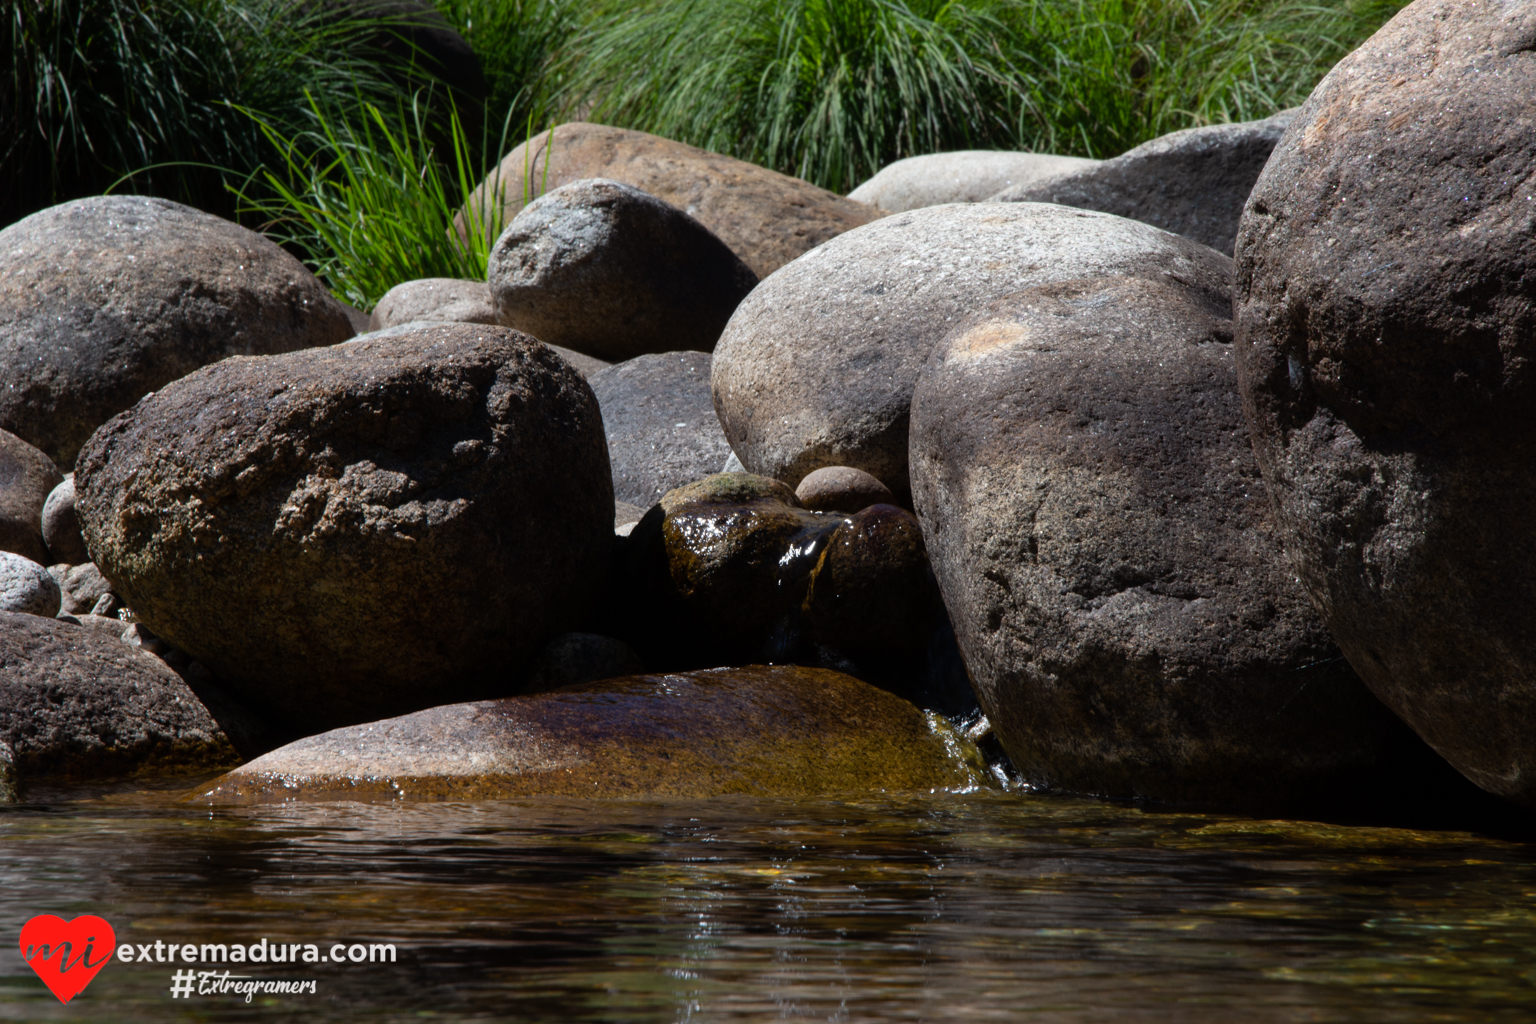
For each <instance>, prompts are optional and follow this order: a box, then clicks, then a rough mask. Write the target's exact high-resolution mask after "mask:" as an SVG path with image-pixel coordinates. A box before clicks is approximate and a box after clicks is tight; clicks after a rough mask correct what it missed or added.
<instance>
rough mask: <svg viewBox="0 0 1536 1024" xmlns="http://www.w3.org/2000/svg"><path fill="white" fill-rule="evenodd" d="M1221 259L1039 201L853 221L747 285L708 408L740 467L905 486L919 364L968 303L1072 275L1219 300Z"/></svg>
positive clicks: (723, 341) (789, 477)
mask: <svg viewBox="0 0 1536 1024" xmlns="http://www.w3.org/2000/svg"><path fill="white" fill-rule="evenodd" d="M1231 273H1232V261H1231V260H1229V259H1227V257H1225V256H1223V255H1221V254H1220V253H1218V252H1215V251H1214V250H1211V249H1208V248H1206V247H1205V246H1203V245H1199V244H1197V243H1194V242H1191V241H1189V240H1188V239H1185V238H1180V237H1179V236H1177V235H1171V234H1169V233H1167V232H1166V231H1160V230H1158V229H1157V228H1153V227H1149V226H1147V225H1145V224H1140V223H1137V222H1136V221H1131V220H1125V219H1124V218H1121V217H1113V216H1110V215H1108V214H1102V213H1092V212H1089V211H1086V210H1072V209H1068V208H1066V207H1063V206H1051V205H1047V204H1044V203H973V204H966V205H950V206H930V207H928V208H926V209H922V210H913V211H911V212H909V213H899V214H895V215H894V216H891V217H888V218H886V219H885V220H882V221H878V222H876V223H874V224H869V225H866V226H864V227H861V228H856V229H854V230H853V231H849V232H847V233H846V234H843V235H839V236H838V237H837V238H834V239H833V240H832V241H830V242H828V243H826V244H825V245H823V246H821V247H820V248H818V249H815V250H812V251H811V252H809V253H807V254H806V255H804V256H802V257H801V258H800V259H798V260H796V261H795V262H794V263H792V264H790V265H789V266H787V267H785V268H784V269H783V270H781V271H779V272H778V273H777V274H774V275H773V276H772V277H771V278H769V279H768V280H766V281H764V282H763V283H762V284H760V285H758V286H757V288H756V289H755V290H754V291H753V292H752V294H751V295H749V296H747V298H746V300H745V301H743V302H742V304H741V306H740V308H739V309H737V311H736V315H735V316H733V317H731V322H730V324H729V325H728V326H727V327H726V330H725V333H724V334H723V335H721V338H720V342H719V344H718V345H717V346H716V348H715V362H714V374H713V381H712V383H713V388H714V398H715V410H716V412H717V413H718V414H719V416H720V424H721V426H722V427H724V429H725V436H726V438H727V439H728V440H729V441H730V443H731V448H732V449H733V450H734V451H735V453H736V454H737V455H738V456H740V458H741V461H742V464H743V465H745V466H746V468H747V469H748V470H750V471H751V472H753V473H760V474H762V475H764V476H771V477H774V478H776V479H780V480H783V481H785V482H786V483H788V484H789V485H790V486H791V487H793V486H795V485H797V484H798V483H799V482H800V481H801V480H802V479H804V477H805V476H806V474H808V473H810V472H811V471H813V470H816V469H820V468H821V467H823V466H852V467H854V468H855V469H862V470H864V471H865V472H866V473H869V474H871V475H872V476H874V477H876V478H877V479H879V480H881V481H882V482H884V484H885V485H886V486H887V487H889V488H890V489H891V490H892V491H893V492H895V493H896V495H897V496H898V497H902V496H904V495H905V494H906V493H907V490H908V479H907V411H908V407H909V406H910V405H911V402H912V387H913V385H914V384H915V383H916V382H917V375H918V372H919V371H920V370H921V369H922V367H923V363H924V362H925V361H926V360H927V359H928V354H929V353H930V352H931V351H932V350H933V346H934V345H936V344H937V343H938V342H939V340H940V339H941V338H943V337H944V335H945V334H946V333H947V332H948V331H949V330H950V329H951V328H952V327H953V326H954V325H955V323H956V322H957V321H959V320H960V319H961V318H962V317H964V316H966V315H967V314H970V313H973V312H975V311H977V310H978V309H981V308H982V307H984V306H985V305H986V304H987V303H989V302H991V301H992V300H994V299H997V298H999V297H1001V296H1003V295H1006V294H1009V293H1011V292H1015V291H1018V290H1019V289H1021V288H1027V287H1030V286H1032V285H1037V284H1047V283H1049V282H1051V281H1062V280H1071V279H1073V278H1078V277H1095V276H1107V275H1113V274H1132V275H1136V276H1141V277H1148V278H1153V279H1165V278H1166V279H1174V280H1179V281H1185V282H1188V283H1189V284H1191V285H1192V286H1194V287H1195V288H1196V289H1197V290H1199V291H1200V292H1201V293H1202V294H1204V295H1206V296H1208V297H1210V298H1211V299H1212V300H1213V301H1216V302H1225V301H1227V297H1228V294H1229V292H1228V287H1229V282H1230V279H1231Z"/></svg>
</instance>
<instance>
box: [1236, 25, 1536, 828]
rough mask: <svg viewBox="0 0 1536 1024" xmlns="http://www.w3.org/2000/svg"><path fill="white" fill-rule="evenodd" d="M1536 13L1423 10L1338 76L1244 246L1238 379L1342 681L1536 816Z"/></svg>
mask: <svg viewBox="0 0 1536 1024" xmlns="http://www.w3.org/2000/svg"><path fill="white" fill-rule="evenodd" d="M1533 39H1536V8H1533V7H1532V6H1531V5H1529V4H1503V5H1501V4H1493V3H1476V2H1470V0H1418V2H1416V3H1414V4H1411V5H1410V6H1408V7H1407V8H1405V9H1404V10H1403V11H1402V12H1401V13H1399V14H1398V15H1397V17H1395V18H1394V19H1393V20H1392V21H1390V22H1389V23H1388V24H1387V25H1386V26H1385V27H1384V28H1382V29H1381V31H1379V32H1378V33H1377V34H1376V35H1375V36H1373V37H1372V38H1371V39H1370V40H1368V41H1367V42H1366V43H1365V44H1364V45H1363V46H1361V47H1360V48H1359V49H1358V50H1356V51H1355V52H1354V53H1352V54H1350V55H1349V56H1348V57H1346V58H1344V60H1342V61H1341V62H1340V63H1339V64H1338V66H1337V67H1335V68H1334V69H1333V71H1332V72H1330V73H1329V75H1328V77H1327V78H1326V79H1324V80H1323V82H1322V84H1320V85H1319V86H1318V88H1317V89H1316V91H1314V92H1313V94H1312V96H1311V98H1309V99H1308V100H1307V102H1306V103H1305V104H1304V105H1303V106H1302V108H1301V111H1300V113H1299V114H1298V115H1297V119H1296V123H1295V125H1294V126H1293V127H1292V129H1291V131H1290V132H1289V133H1288V134H1287V135H1286V137H1285V139H1284V140H1283V141H1282V143H1281V144H1280V145H1279V146H1278V147H1277V148H1276V150H1275V153H1274V155H1273V156H1272V157H1271V158H1270V162H1269V165H1268V166H1267V167H1266V168H1265V170H1264V174H1263V175H1262V176H1261V177H1260V179H1259V182H1258V184H1257V185H1256V186H1255V188H1254V190H1253V195H1252V197H1251V198H1250V200H1249V203H1248V207H1247V209H1246V210H1245V211H1244V215H1243V222H1242V228H1241V230H1240V232H1239V234H1238V242H1237V256H1238V260H1237V268H1238V274H1237V285H1236V293H1235V303H1234V307H1235V309H1236V314H1237V323H1238V335H1237V350H1238V370H1239V381H1240V384H1241V386H1242V391H1243V398H1244V402H1245V407H1246V410H1247V413H1248V416H1249V422H1250V424H1251V426H1252V430H1253V438H1254V448H1255V452H1256V454H1257V456H1258V461H1259V466H1260V468H1261V469H1262V470H1263V472H1264V481H1265V483H1266V484H1267V485H1268V488H1269V493H1270V496H1271V499H1272V500H1273V502H1274V505H1275V508H1276V510H1277V512H1278V514H1279V515H1278V520H1279V525H1280V527H1281V530H1282V533H1283V535H1284V537H1285V542H1286V546H1287V548H1288V550H1289V551H1290V554H1291V556H1292V558H1293V559H1294V564H1295V568H1296V571H1297V572H1298V573H1299V575H1300V577H1301V581H1302V583H1303V585H1304V586H1305V587H1306V589H1307V591H1308V593H1309V594H1311V596H1312V599H1313V601H1314V602H1315V603H1316V605H1317V607H1318V608H1319V609H1320V610H1321V611H1322V614H1323V617H1324V619H1325V620H1326V621H1327V624H1328V627H1329V629H1330V630H1331V631H1332V633H1333V635H1334V637H1335V638H1336V639H1337V640H1338V642H1339V646H1340V647H1341V648H1342V649H1343V651H1344V654H1345V656H1346V657H1348V659H1349V661H1350V664H1352V665H1353V666H1354V667H1355V669H1356V670H1357V671H1358V672H1359V673H1360V675H1361V676H1362V678H1364V679H1365V681H1366V683H1367V684H1368V685H1369V686H1370V687H1371V689H1372V691H1373V692H1375V693H1376V695H1377V696H1378V697H1380V698H1381V699H1382V700H1383V701H1384V702H1386V704H1387V705H1388V706H1389V707H1391V708H1392V709H1394V710H1395V711H1396V712H1397V713H1398V714H1400V715H1402V716H1403V718H1404V719H1405V720H1406V721H1407V722H1408V723H1409V724H1410V725H1411V726H1413V728H1414V729H1415V730H1416V731H1417V732H1418V733H1419V735H1420V736H1422V737H1424V739H1425V740H1426V741H1428V743H1429V744H1430V746H1432V747H1434V748H1435V749H1436V750H1437V751H1439V752H1440V753H1441V754H1443V755H1444V756H1445V757H1446V758H1447V759H1448V760H1449V761H1450V762H1451V763H1452V764H1454V765H1455V766H1456V767H1457V768H1458V769H1460V770H1461V771H1462V772H1463V773H1465V774H1466V776H1467V777H1468V778H1470V779H1471V780H1472V781H1474V782H1475V783H1477V784H1478V785H1479V786H1482V787H1483V788H1484V789H1487V790H1489V791H1490V792H1493V793H1496V794H1499V795H1501V796H1504V797H1506V798H1508V799H1510V800H1514V801H1517V802H1520V803H1522V804H1524V805H1525V806H1527V807H1533V808H1536V632H1533V631H1532V628H1531V614H1530V610H1531V609H1532V608H1533V607H1536V543H1533V535H1532V531H1531V525H1530V524H1531V523H1532V522H1536V474H1533V473H1532V472H1531V471H1530V467H1531V466H1532V465H1536V380H1533V378H1532V376H1531V373H1530V371H1529V369H1528V367H1529V365H1530V363H1531V360H1532V357H1533V356H1536V249H1533V247H1532V231H1533V218H1536V200H1533V199H1532V195H1533V194H1536V180H1533V178H1532V162H1531V153H1532V152H1533V150H1536V120H1533V119H1532V116H1531V97H1532V96H1533V95H1536V60H1533V54H1532V46H1533V43H1532V40H1533Z"/></svg>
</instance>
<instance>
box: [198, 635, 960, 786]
mask: <svg viewBox="0 0 1536 1024" xmlns="http://www.w3.org/2000/svg"><path fill="white" fill-rule="evenodd" d="M987 784H988V778H987V774H986V771H985V766H984V765H983V763H982V762H981V759H980V757H979V755H977V754H976V752H975V748H974V747H972V746H971V744H970V743H968V742H967V741H966V740H965V739H964V737H962V736H960V735H959V734H958V733H956V732H955V731H954V730H953V729H952V728H950V727H949V726H948V725H947V723H945V722H944V721H943V720H942V719H941V718H939V717H938V716H936V715H924V714H923V713H922V712H921V711H919V710H918V709H917V708H915V707H913V706H912V705H911V704H909V703H907V702H906V701H904V700H902V699H901V698H899V697H895V696H893V695H891V694H888V693H885V692H883V691H881V690H877V689H875V688H874V687H872V686H870V685H868V684H867V683H862V682H860V681H859V680H857V679H854V678H851V677H849V676H846V675H842V674H841V673H838V672H831V671H828V670H825V669H810V668H797V667H794V666H774V667H767V666H761V665H750V666H746V667H743V668H718V669H708V670H704V671H701V672H687V673H676V674H670V675H640V676H630V677H626V678H622V679H605V680H602V681H601V682H595V683H587V684H584V685H580V686H570V687H565V688H563V689H560V690H556V691H554V692H552V693H544V694H536V695H531V696H525V697H511V698H508V699H505V700H497V701H484V702H478V703H467V704H454V705H450V706H448V707H440V708H432V709H430V710H427V711H420V712H417V713H416V714H413V715H406V716H404V717H401V718H394V719H390V720H387V721H382V722H373V723H370V724H368V725H359V726H353V727H351V728H347V729H338V730H335V731H334V732H328V733H325V734H323V735H320V736H311V737H309V738H307V739H302V740H299V741H297V742H295V743H290V744H289V745H287V746H285V747H280V748H278V749H277V750H274V751H272V752H271V753H269V754H265V755H263V756H261V757H259V758H257V759H256V760H254V761H251V762H250V763H248V764H244V765H241V766H240V767H239V768H237V769H236V770H234V771H232V772H230V773H228V774H227V775H224V776H222V777H221V778H218V779H215V780H214V781H213V782H211V783H209V784H208V785H207V786H205V787H203V788H202V789H200V790H199V792H198V793H197V795H196V797H195V799H196V800H197V801H198V802H206V803H210V804H255V803H268V802H273V801H288V800H364V801H389V802H392V801H418V800H486V799H505V798H508V797H526V796H561V797H587V798H598V799H615V798H658V797H691V798H703V797H712V796H723V795H726V794H740V795H744V796H758V797H820V796H833V795H847V796H856V795H872V794H876V793H911V792H932V791H935V790H957V791H965V790H971V789H974V788H976V787H978V786H985V785H987Z"/></svg>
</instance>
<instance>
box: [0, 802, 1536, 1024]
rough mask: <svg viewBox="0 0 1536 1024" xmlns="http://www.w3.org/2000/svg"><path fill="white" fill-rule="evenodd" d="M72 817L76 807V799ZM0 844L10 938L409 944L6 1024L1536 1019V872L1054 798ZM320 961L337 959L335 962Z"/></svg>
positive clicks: (98, 831) (184, 817)
mask: <svg viewBox="0 0 1536 1024" xmlns="http://www.w3.org/2000/svg"><path fill="white" fill-rule="evenodd" d="M74 795H78V794H74ZM48 796H49V795H48V794H41V795H40V794H37V793H34V794H33V795H32V799H34V800H39V801H40V802H37V803H34V804H31V805H28V806H26V807H22V808H17V809H11V810H9V811H6V812H5V813H3V814H0V934H4V935H7V936H15V935H16V934H17V933H18V932H19V930H20V927H21V925H22V923H23V922H24V921H25V920H26V919H27V918H29V917H31V916H32V915H34V914H37V913H56V914H59V915H61V916H64V917H66V918H68V917H73V916H75V915H76V914H81V913H96V914H100V915H102V916H104V917H106V918H107V919H108V920H109V921H111V922H112V923H113V924H114V925H115V926H116V927H117V929H118V932H119V941H129V942H133V941H138V942H149V941H152V940H154V939H156V938H159V939H162V940H164V941H167V942H169V941H171V940H173V939H174V940H178V941H186V942H196V943H201V942H215V941H217V942H225V943H232V942H253V941H256V940H258V939H259V938H262V937H266V938H268V939H269V941H272V942H278V941H282V942H314V943H320V944H323V946H329V944H330V943H332V942H348V943H350V942H354V941H359V942H379V943H394V944H396V945H397V947H398V950H399V962H398V963H396V964H394V965H383V966H381V965H377V964H375V965H368V964H362V965H351V964H347V965H345V966H342V965H337V964H334V963H325V964H316V965H313V966H311V967H308V968H307V969H306V968H305V967H304V966H303V965H299V966H297V967H286V966H285V967H282V968H274V967H273V966H272V965H267V967H265V968H264V969H261V970H257V969H254V968H253V969H251V970H250V971H249V972H248V973H251V974H253V975H255V976H257V977H300V978H303V977H314V978H317V979H318V986H317V988H318V993H317V994H316V995H315V996H304V997H299V996H274V997H261V996H258V997H256V998H255V999H254V1000H253V1002H252V1003H251V1004H249V1005H247V1004H245V1003H243V1002H240V1001H239V1000H238V999H237V998H235V997H233V996H223V997H212V996H206V997H193V998H192V999H190V1000H175V1001H173V1000H172V999H171V998H170V995H169V991H168V989H169V985H170V980H171V975H172V973H173V971H174V970H175V968H174V967H172V966H171V965H169V964H149V965H142V964H121V963H112V964H109V965H108V967H107V968H106V969H105V970H104V971H103V972H102V974H101V975H100V976H99V977H98V978H97V979H96V980H95V981H94V982H93V983H92V985H91V986H90V988H88V989H87V990H86V992H85V993H84V994H83V995H82V996H80V997H79V998H77V999H76V1000H75V1001H74V1002H73V1003H71V1004H70V1005H69V1006H68V1007H64V1006H61V1005H60V1004H59V1003H58V1002H57V1001H56V1000H54V998H53V996H52V995H50V994H49V993H48V992H47V991H46V989H44V988H43V986H42V985H41V984H40V983H39V982H38V981H37V979H36V978H35V977H33V976H32V974H31V972H30V970H29V969H28V968H27V967H26V966H25V965H24V964H23V963H22V961H21V958H20V956H19V954H18V952H17V950H16V947H15V946H14V945H13V944H12V943H13V939H7V940H6V942H5V943H4V944H3V945H0V957H3V958H4V959H3V963H0V1019H3V1020H114V1021H125V1020H126V1021H135V1020H155V1021H162V1020H168V1019H196V1020H201V1021H226V1020H227V1021H245V1020H258V1019H259V1020H276V1019H286V1018H288V1017H290V1016H294V1017H298V1016H302V1017H303V1018H305V1019H311V1020H322V1021H329V1020H354V1019H366V1020H379V1021H393V1020H419V1019H423V1018H441V1019H447V1020H463V1019H479V1018H485V1019H496V1020H519V1021H521V1020H528V1021H535V1020H537V1021H545V1020H559V1021H586V1020H603V1021H645V1022H650V1021H738V1020H739V1021H762V1020H831V1021H906V1020H912V1021H917V1020H944V1021H957V1020H966V1021H968V1020H999V1021H1002V1020H1007V1021H1018V1020H1039V1021H1052V1022H1055V1021H1063V1022H1065V1021H1087V1020H1094V1021H1099V1020H1114V1021H1190V1020H1212V1021H1214V1020H1223V1021H1226V1020H1235V1019H1241V1020H1250V1021H1254V1020H1256V1021H1319V1020H1321V1021H1367V1020H1368V1021H1373V1022H1374V1021H1398V1020H1402V1021H1409V1020H1412V1021H1420V1020H1426V1019H1435V1020H1468V1021H1472V1020H1478V1021H1486V1020H1498V1019H1505V1018H1508V1019H1515V1018H1520V1019H1524V1018H1526V1017H1527V1016H1528V1015H1529V1014H1530V1011H1531V1006H1532V997H1533V994H1536V991H1533V990H1536V918H1533V914H1532V909H1531V908H1532V897H1533V895H1536V865H1533V864H1532V857H1531V854H1532V851H1533V847H1532V846H1530V845H1526V844H1521V843H1515V842H1505V841H1499V840H1494V839H1489V838H1485V837H1479V836H1473V835H1470V834H1466V833H1454V832H1412V831H1407V830H1399V829H1385V828H1348V827H1342V826H1329V825H1319V824H1310V823H1295V822H1265V821H1254V820H1248V819H1240V818H1230V817H1222V816H1216V815H1196V814H1158V813H1146V812H1143V811H1139V810H1137V809H1135V808H1129V807H1124V806H1117V805H1110V804H1102V803H1095V802H1091V801H1078V800H1067V799H1061V798H1046V797H1031V796H1021V795H1018V794H1012V795H1006V794H1005V795H974V794H973V795H970V796H965V797H930V798H924V799H900V800H896V799H892V800H884V801H868V802H860V803H835V802H822V803H794V804H787V803H786V804H774V803H764V802H761V801H751V800H731V799H726V800H714V801H708V802H704V803H697V804H692V805H681V804H664V803H647V804H639V803H610V804H575V803H550V802H539V801H518V802H505V803H480V804H436V805H433V804H423V805H412V806H405V807H400V806H393V807H390V806H383V807H381V806H363V805H345V804H339V805H329V806H323V805H322V806H302V807H278V808H248V809H234V810H220V811H215V812H213V813H210V812H209V811H207V810H206V809H205V808H202V809H195V810H194V809H192V808H189V807H186V806H184V805H179V804H176V803H175V802H174V801H173V800H172V799H171V798H170V797H169V796H167V795H166V794H164V793H159V794H156V793H145V794H133V793H125V792H115V793H103V794H97V795H96V796H95V797H94V798H92V799H69V800H66V799H63V798H62V797H63V796H64V794H55V795H54V797H55V798H54V799H51V800H50V799H48ZM322 948H323V947H322Z"/></svg>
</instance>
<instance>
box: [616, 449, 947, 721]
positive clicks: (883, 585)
mask: <svg viewBox="0 0 1536 1024" xmlns="http://www.w3.org/2000/svg"><path fill="white" fill-rule="evenodd" d="M616 591H617V597H616V598H615V608H614V610H613V611H614V613H615V615H616V621H615V623H614V625H613V626H612V627H611V631H612V632H613V634H614V635H615V636H619V637H622V638H623V639H625V640H627V641H628V642H629V643H630V644H632V645H633V646H634V647H635V649H636V650H638V651H639V652H640V654H641V656H642V657H643V658H644V659H645V662H646V664H647V665H648V666H650V667H652V668H665V669H690V668H701V667H705V666H709V665H721V664H736V665H739V664H746V663H750V662H758V661H767V662H773V663H785V662H789V663H793V664H797V665H814V666H821V667H825V668H834V669H837V670H839V671H842V672H847V673H849V674H850V675H854V676H857V677H858V678H860V679H863V680H865V681H867V682H871V683H874V684H876V685H878V686H881V687H884V688H886V689H889V690H892V691H894V692H896V693H899V694H901V695H902V696H905V697H908V698H909V699H912V700H915V701H918V702H919V703H921V704H922V705H923V706H924V707H929V708H939V709H941V710H944V711H946V712H956V713H964V712H965V711H967V710H971V709H973V708H974V699H973V698H972V697H971V696H970V692H969V688H968V686H967V685H966V683H965V681H964V673H963V669H959V668H957V662H958V659H956V658H952V657H951V656H950V655H951V652H952V651H953V633H952V631H951V629H950V627H949V620H948V618H947V617H946V616H945V614H944V607H943V601H942V598H941V597H940V595H939V589H938V586H937V584H936V582H935V581H934V578H933V572H932V570H931V569H930V568H929V566H928V556H927V552H926V550H925V548H924V545H923V534H922V529H921V527H919V525H918V522H917V520H916V518H914V517H913V515H912V514H911V513H910V512H907V511H906V510H904V509H900V508H896V507H895V506H892V505H874V506H870V507H868V508H865V509H863V510H861V511H859V512H857V513H854V514H852V515H846V514H841V513H828V512H811V511H807V510H806V509H803V508H801V507H800V504H799V501H798V500H797V499H796V498H795V496H794V494H793V492H791V491H790V490H789V488H788V487H786V486H785V485H784V484H782V483H780V482H779V481H777V480H771V479H768V478H766V477H760V476H753V475H751V474H749V473H720V474H716V475H714V476H710V477H707V478H705V479H703V480H700V481H697V482H695V483H692V484H689V485H688V486H686V487H680V488H678V489H676V490H674V491H669V492H668V493H667V494H666V495H665V496H663V497H662V499H661V501H660V502H659V503H658V504H657V505H656V506H654V507H653V508H652V509H651V510H650V511H649V512H648V513H646V515H645V517H644V518H643V519H641V520H640V522H639V523H638V524H637V525H636V526H635V527H634V530H633V531H632V532H631V533H630V534H629V538H628V541H627V543H626V544H625V546H624V550H623V556H622V558H621V567H620V572H619V583H618V586H617V587H616Z"/></svg>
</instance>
